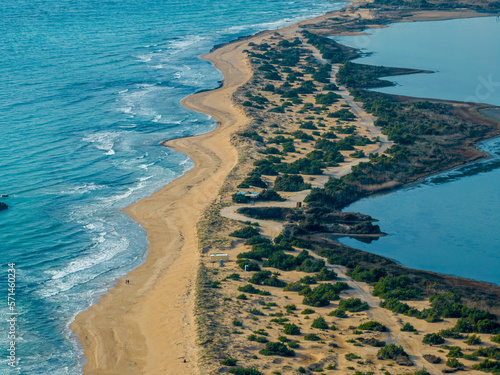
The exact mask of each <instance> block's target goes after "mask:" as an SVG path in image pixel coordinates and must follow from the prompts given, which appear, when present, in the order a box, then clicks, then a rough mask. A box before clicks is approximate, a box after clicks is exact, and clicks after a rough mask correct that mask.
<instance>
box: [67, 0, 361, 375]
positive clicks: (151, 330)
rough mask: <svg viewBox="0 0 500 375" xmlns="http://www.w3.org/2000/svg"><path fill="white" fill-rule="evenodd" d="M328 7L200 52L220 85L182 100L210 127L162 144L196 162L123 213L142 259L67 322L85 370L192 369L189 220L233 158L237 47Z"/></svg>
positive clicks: (195, 255)
mask: <svg viewBox="0 0 500 375" xmlns="http://www.w3.org/2000/svg"><path fill="white" fill-rule="evenodd" d="M355 2H356V1H355ZM334 12H335V11H333V12H328V13H326V14H323V15H320V16H318V17H314V18H310V19H306V20H303V21H300V22H297V23H294V24H292V25H289V26H285V27H283V28H280V29H278V30H266V31H262V32H259V33H256V34H255V35H252V36H248V37H243V38H239V39H237V40H235V41H233V42H230V43H227V44H223V45H221V46H218V48H216V49H212V50H211V51H210V52H209V53H207V54H205V55H203V56H201V57H202V58H204V59H206V60H208V61H210V62H212V63H213V64H214V66H215V68H217V69H219V70H221V72H222V73H223V76H224V78H223V80H222V85H221V86H220V87H218V88H216V89H214V90H207V91H200V92H197V93H195V94H192V95H190V96H188V97H186V98H184V99H183V100H182V101H181V103H182V105H184V106H185V107H186V108H188V109H192V110H194V111H198V112H202V113H205V114H208V115H210V116H212V117H213V118H214V119H215V120H216V121H217V127H216V128H215V129H214V130H212V131H210V132H208V133H205V134H201V135H196V136H190V137H185V138H179V139H173V140H168V141H165V142H162V145H164V146H167V147H171V148H172V149H174V150H175V151H178V152H182V153H186V154H188V155H189V156H190V157H191V159H192V160H193V161H194V163H195V167H194V168H193V169H191V170H189V171H188V172H187V173H186V174H184V175H182V176H180V177H179V178H177V179H176V180H174V181H172V182H170V183H169V184H167V185H166V186H165V187H163V188H162V189H161V190H159V191H157V192H156V193H154V194H152V195H151V196H149V197H147V198H144V199H142V200H140V201H138V202H136V203H134V204H132V205H130V206H128V207H127V208H126V209H125V210H124V211H125V212H126V213H127V214H128V215H129V216H130V217H131V218H132V219H133V220H134V221H136V222H138V223H139V224H141V225H142V227H143V228H144V230H145V231H146V232H147V233H148V241H149V246H148V256H147V259H146V261H145V262H144V264H142V265H141V266H139V267H138V268H136V269H135V270H133V271H131V272H130V273H128V274H127V275H126V276H125V277H123V278H121V279H119V280H118V281H117V282H116V283H115V284H114V286H113V287H112V288H111V289H109V290H108V292H107V293H106V294H104V295H103V296H102V297H101V298H100V299H99V301H98V302H97V303H96V304H94V305H92V306H90V307H89V308H88V309H87V310H85V311H83V312H81V313H79V314H78V315H77V316H76V318H75V321H74V322H73V323H72V324H71V325H70V328H71V330H72V331H73V332H74V333H75V334H76V335H77V336H78V340H79V342H80V344H81V345H82V346H83V352H84V356H85V359H86V360H87V362H86V363H85V365H84V367H83V369H84V373H85V374H112V373H116V372H120V371H127V373H163V374H179V373H182V374H197V373H198V368H197V354H196V345H195V340H196V330H195V329H196V327H195V316H194V301H195V286H196V275H197V272H198V268H199V264H200V253H199V251H198V244H197V234H196V223H197V222H198V220H199V218H200V216H201V214H202V213H203V212H204V210H205V209H206V208H207V207H208V206H209V205H210V203H212V202H213V201H214V200H215V199H216V198H217V195H218V192H219V189H220V188H221V186H222V184H223V182H224V180H225V178H226V176H227V175H228V174H229V172H230V171H231V169H232V168H233V167H234V166H235V165H236V163H237V161H238V155H237V150H236V148H235V147H234V146H233V145H231V135H232V133H234V132H235V131H236V130H237V129H238V128H239V127H240V126H242V125H243V124H245V123H246V119H247V117H246V115H245V114H244V112H243V110H241V109H239V108H238V107H237V106H236V105H235V103H234V102H233V100H232V95H233V93H234V92H235V91H236V89H237V88H238V87H239V86H241V85H243V84H244V83H246V82H247V81H248V80H249V79H250V77H251V75H252V69H251V67H250V64H249V63H248V61H247V58H246V56H245V55H244V54H243V53H242V52H243V50H244V49H245V48H246V47H247V45H248V43H250V42H252V41H256V40H258V39H260V38H263V37H265V36H268V35H270V34H271V33H274V32H277V31H279V32H284V33H286V32H291V31H294V30H296V29H298V28H299V27H301V26H302V25H305V24H311V23H316V22H320V21H323V20H326V19H327V18H328V17H329V16H331V14H332V13H334ZM164 228H168V231H164ZM181 255H182V257H181ZM125 280H130V284H125ZM186 311H189V312H190V313H186ZM183 359H186V360H187V363H183Z"/></svg>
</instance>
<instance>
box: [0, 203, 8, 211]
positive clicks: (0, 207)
mask: <svg viewBox="0 0 500 375" xmlns="http://www.w3.org/2000/svg"><path fill="white" fill-rule="evenodd" d="M7 208H9V206H7V205H6V204H5V203H3V202H0V211H2V210H6V209H7Z"/></svg>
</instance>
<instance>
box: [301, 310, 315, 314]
mask: <svg viewBox="0 0 500 375" xmlns="http://www.w3.org/2000/svg"><path fill="white" fill-rule="evenodd" d="M314 313H315V311H314V310H313V309H304V310H303V311H302V312H301V314H304V315H308V314H314Z"/></svg>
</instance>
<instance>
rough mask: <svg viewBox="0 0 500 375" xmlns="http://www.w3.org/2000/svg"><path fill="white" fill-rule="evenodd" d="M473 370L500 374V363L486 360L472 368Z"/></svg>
mask: <svg viewBox="0 0 500 375" xmlns="http://www.w3.org/2000/svg"><path fill="white" fill-rule="evenodd" d="M472 369H473V370H479V371H484V372H491V373H493V374H498V373H499V372H500V361H491V360H489V359H485V360H484V361H483V362H481V363H478V364H477V365H474V366H472Z"/></svg>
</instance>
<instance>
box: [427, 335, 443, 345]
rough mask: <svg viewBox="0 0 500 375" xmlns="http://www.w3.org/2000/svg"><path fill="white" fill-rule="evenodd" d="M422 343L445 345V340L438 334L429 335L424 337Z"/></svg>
mask: <svg viewBox="0 0 500 375" xmlns="http://www.w3.org/2000/svg"><path fill="white" fill-rule="evenodd" d="M422 342H423V343H424V344H432V345H441V344H444V339H443V337H442V336H441V335H439V334H437V333H428V334H426V335H425V336H424V338H423V340H422Z"/></svg>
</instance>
